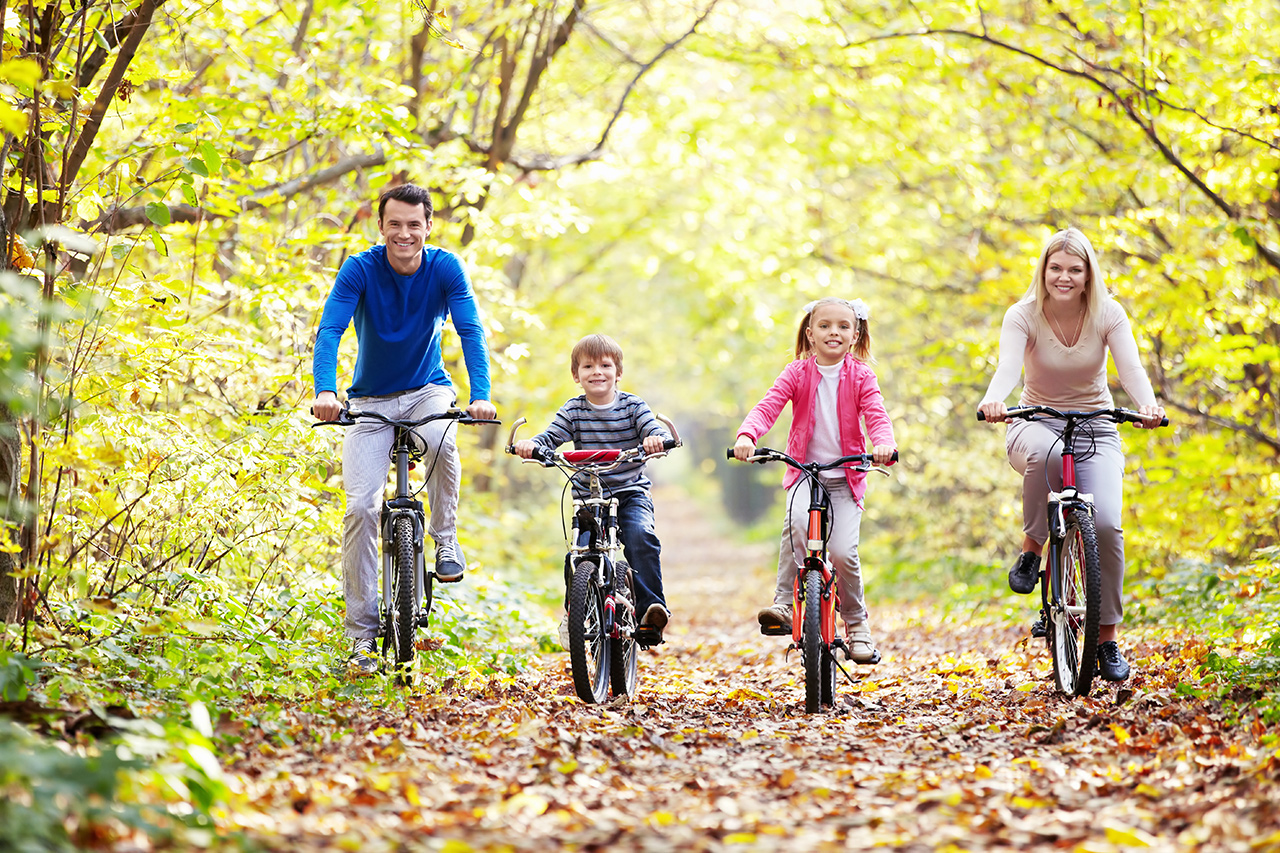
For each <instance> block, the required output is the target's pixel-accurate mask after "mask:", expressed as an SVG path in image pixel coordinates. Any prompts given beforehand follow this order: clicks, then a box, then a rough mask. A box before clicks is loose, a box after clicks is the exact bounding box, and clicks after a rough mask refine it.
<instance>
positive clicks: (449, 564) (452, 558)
mask: <svg viewBox="0 0 1280 853" xmlns="http://www.w3.org/2000/svg"><path fill="white" fill-rule="evenodd" d="M463 571H464V570H463V566H462V554H461V552H459V550H458V545H457V543H456V542H446V543H444V544H443V545H437V546H436V571H435V576H436V580H438V581H440V583H457V582H458V581H460V580H462V575H463Z"/></svg>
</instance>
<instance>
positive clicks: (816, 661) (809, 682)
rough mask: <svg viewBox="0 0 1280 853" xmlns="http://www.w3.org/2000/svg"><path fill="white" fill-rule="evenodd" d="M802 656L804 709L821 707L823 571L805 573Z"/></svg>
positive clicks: (811, 710) (801, 624)
mask: <svg viewBox="0 0 1280 853" xmlns="http://www.w3.org/2000/svg"><path fill="white" fill-rule="evenodd" d="M800 657H801V658H802V660H803V662H804V709H805V711H807V712H808V713H810V714H812V713H814V712H815V711H817V710H818V709H819V708H821V707H822V574H821V572H817V571H807V572H805V573H804V615H803V617H802V621H801V623H800Z"/></svg>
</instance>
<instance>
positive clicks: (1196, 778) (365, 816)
mask: <svg viewBox="0 0 1280 853" xmlns="http://www.w3.org/2000/svg"><path fill="white" fill-rule="evenodd" d="M671 542H672V539H671V538H670V537H669V536H668V538H667V543H668V552H669V553H670V552H671V551H673V550H674V549H672V548H671ZM722 554H727V556H728V557H729V558H730V559H733V560H737V561H741V564H742V565H744V566H748V565H761V564H762V563H763V558H762V556H761V554H760V553H758V552H753V551H749V550H741V549H740V550H739V551H737V552H725V551H722ZM681 556H682V555H681V554H679V553H678V552H677V553H675V554H672V555H671V556H669V557H666V556H664V559H665V560H666V562H665V565H666V566H667V568H666V576H667V578H668V585H669V596H670V598H671V600H672V603H673V605H674V606H673V610H674V611H675V613H676V616H677V618H676V619H674V620H673V622H672V624H671V627H670V628H669V630H668V642H667V644H666V645H663V646H661V647H659V648H658V649H657V650H655V651H654V652H650V653H647V654H643V655H642V658H641V664H640V689H639V691H638V693H637V695H636V696H635V697H634V698H626V697H623V698H620V699H617V700H615V701H613V702H611V703H609V704H606V705H599V706H590V705H584V704H583V703H581V702H580V701H579V700H578V699H577V698H576V697H575V696H574V695H573V689H572V685H571V680H570V675H569V672H568V656H567V655H565V654H559V655H548V656H546V657H545V658H544V659H543V666H542V667H541V668H540V669H538V670H536V671H533V672H530V673H527V674H526V675H525V676H523V677H520V678H518V679H516V680H515V681H514V682H511V683H499V682H496V681H495V682H492V683H489V684H485V685H471V686H467V685H463V684H451V685H449V686H448V687H446V688H444V689H440V690H431V691H426V692H421V691H420V692H413V693H408V694H406V697H405V699H404V701H403V704H402V705H400V706H398V707H394V708H391V707H373V706H368V705H359V704H355V703H346V704H342V703H336V704H335V705H334V710H333V712H332V713H327V714H323V715H321V714H307V713H303V712H302V711H290V710H288V709H286V711H285V714H284V717H283V721H284V722H285V724H286V725H285V728H284V729H283V730H281V731H278V732H276V733H274V734H271V735H268V734H266V733H264V732H262V731H259V730H255V729H250V728H245V729H243V730H242V732H241V734H242V739H241V741H240V742H239V745H238V749H237V752H236V755H235V756H234V758H233V759H232V760H231V761H230V766H229V768H228V770H229V776H230V779H231V785H232V787H233V788H234V789H235V790H236V791H237V793H238V794H239V797H238V800H239V805H238V807H237V808H236V809H235V811H234V812H233V813H232V814H231V815H229V816H227V818H226V822H227V824H228V825H231V826H240V827H244V828H246V829H248V830H250V832H251V833H252V834H253V835H255V836H256V837H258V838H260V839H261V840H262V841H263V842H264V843H265V844H267V845H269V846H270V847H273V848H275V849H280V850H304V849H342V850H362V851H377V850H447V851H459V853H460V852H461V851H467V850H490V849H505V850H522V851H523V850H528V851H542V850H547V851H551V850H562V849H580V850H602V849H605V848H609V849H611V850H730V849H731V850H775V849H776V850H784V849H785V850H788V851H795V850H827V849H831V850H836V849H858V848H864V847H871V846H886V847H894V848H905V849H919V850H924V849H965V850H967V849H979V848H981V849H1013V848H1019V849H1025V848H1028V847H1035V848H1042V849H1050V848H1055V849H1056V848H1061V849H1072V850H1080V851H1118V850H1129V849H1139V848H1148V849H1152V850H1179V849H1191V848H1196V849H1216V850H1241V851H1251V853H1262V852H1263V851H1277V850H1280V805H1278V803H1280V796H1278V795H1280V743H1278V740H1280V735H1278V733H1277V730H1276V729H1275V728H1274V727H1271V728H1268V727H1265V726H1263V725H1261V724H1260V723H1257V722H1251V721H1246V722H1245V723H1241V724H1239V725H1232V724H1230V721H1228V720H1226V719H1224V718H1223V716H1222V714H1221V712H1220V711H1218V710H1217V709H1216V707H1215V706H1214V705H1212V704H1211V703H1207V702H1204V701H1201V700H1197V699H1190V698H1184V697H1180V696H1178V695H1176V694H1175V692H1174V690H1173V687H1174V685H1175V684H1176V683H1177V681H1178V678H1179V675H1180V674H1182V673H1183V670H1185V669H1186V668H1187V667H1189V666H1191V665H1193V664H1192V661H1191V659H1190V658H1189V657H1187V656H1186V655H1188V652H1187V649H1188V648H1190V647H1191V646H1192V645H1194V644H1184V645H1179V644H1176V643H1170V642H1168V641H1167V640H1166V641H1156V640H1148V641H1142V640H1140V639H1139V640H1134V639H1132V638H1130V640H1129V650H1130V657H1131V662H1132V663H1133V664H1134V668H1135V675H1134V677H1133V678H1131V679H1130V681H1129V682H1127V683H1126V684H1124V685H1122V686H1120V687H1119V688H1117V687H1116V686H1115V685H1107V684H1105V683H1099V684H1100V686H1098V687H1096V688H1095V691H1094V695H1093V696H1091V697H1089V698H1085V699H1070V698H1067V697H1063V696H1060V695H1058V694H1057V693H1056V691H1055V690H1054V687H1053V682H1052V676H1051V675H1050V674H1049V658H1048V653H1047V650H1046V649H1045V646H1044V644H1043V641H1029V640H1027V639H1025V635H1023V634H1020V633H1019V632H1016V631H1013V630H1011V629H1005V628H999V627H993V626H992V625H989V624H984V625H973V624H965V623H963V622H961V621H960V620H956V619H954V618H952V619H946V618H944V617H942V616H941V615H940V613H939V611H938V610H937V609H936V608H896V609H894V608H883V607H878V608H875V611H874V612H875V613H876V619H877V623H876V628H877V642H878V644H879V647H880V649H881V651H882V653H883V654H884V661H883V662H882V663H881V664H879V665H878V666H875V667H856V666H855V665H852V664H845V668H846V670H848V672H849V675H851V676H852V679H851V680H846V679H844V678H842V679H841V683H840V685H839V687H838V699H839V701H838V703H837V707H835V708H834V709H831V710H828V711H824V712H823V713H819V714H806V713H804V710H803V702H802V698H803V687H802V683H801V681H800V679H801V677H802V675H801V673H802V670H801V667H800V662H799V658H798V656H797V655H796V654H795V653H792V654H791V655H790V656H789V659H788V656H787V655H786V654H785V651H784V650H785V646H786V642H787V640H786V639H784V638H776V637H763V636H761V635H760V634H759V633H758V630H757V628H756V625H755V623H754V619H753V618H752V609H751V607H750V604H751V602H750V601H748V600H747V599H746V598H743V597H742V595H744V593H742V592H740V591H736V589H735V590H730V589H727V588H726V584H725V579H724V576H723V573H722V572H720V571H716V570H713V569H710V568H701V569H700V568H699V566H700V564H699V563H697V561H695V560H692V558H690V557H686V558H685V559H683V560H681V559H680V557H681ZM743 575H744V577H747V578H748V579H749V581H750V582H749V583H746V584H743V585H741V586H742V587H748V588H749V589H747V590H746V592H747V593H750V592H753V591H760V592H763V591H764V590H767V589H768V583H769V579H768V577H767V576H762V575H759V574H754V573H752V572H751V571H750V570H749V569H746V568H744V569H743ZM760 597H761V596H760V595H759V594H757V595H756V598H760ZM756 603H757V604H758V603H759V602H756ZM872 603H873V606H874V601H873V602H872ZM1134 636H1135V637H1136V636H1138V635H1136V634H1135V635H1134ZM1192 651H1194V650H1192Z"/></svg>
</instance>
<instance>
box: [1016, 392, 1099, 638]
mask: <svg viewBox="0 0 1280 853" xmlns="http://www.w3.org/2000/svg"><path fill="white" fill-rule="evenodd" d="M1063 423H1064V422H1063V421H1061V420H1059V419H1057V418H1054V419H1052V420H1043V421H1034V422H1032V421H1023V420H1015V421H1013V422H1012V423H1011V424H1010V425H1009V431H1008V432H1007V433H1006V434H1005V449H1006V450H1007V451H1008V453H1009V464H1010V465H1011V466H1013V470H1015V471H1017V472H1018V473H1019V474H1021V475H1022V531H1023V532H1024V533H1025V534H1026V535H1027V536H1029V537H1031V538H1032V539H1034V540H1035V541H1036V542H1038V543H1039V544H1041V545H1043V544H1044V543H1045V541H1046V540H1047V539H1048V538H1049V520H1048V514H1047V509H1046V506H1047V504H1048V500H1049V487H1050V486H1052V487H1053V490H1054V491H1057V490H1059V489H1061V488H1062V438H1061V437H1062V427H1063ZM1091 436H1092V437H1091ZM1075 449H1076V487H1077V488H1079V489H1080V491H1081V492H1083V493H1085V494H1092V495H1093V508H1094V519H1093V522H1094V527H1096V528H1097V531H1098V562H1099V563H1101V566H1102V601H1101V604H1102V619H1101V623H1102V624H1103V625H1116V624H1118V623H1119V622H1120V619H1121V617H1122V616H1123V615H1124V608H1123V606H1122V605H1121V601H1120V599H1121V590H1122V589H1123V588H1124V529H1123V528H1122V527H1121V526H1120V516H1121V514H1122V511H1123V509H1124V451H1123V449H1122V448H1121V447H1120V433H1119V431H1118V430H1117V429H1116V426H1115V424H1113V423H1110V422H1107V421H1093V422H1091V423H1089V424H1086V425H1084V426H1082V427H1080V428H1079V429H1077V431H1076V439H1075ZM1046 468H1047V469H1048V475H1047V477H1046V473H1045V469H1046Z"/></svg>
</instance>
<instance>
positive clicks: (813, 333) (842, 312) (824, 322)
mask: <svg viewBox="0 0 1280 853" xmlns="http://www.w3.org/2000/svg"><path fill="white" fill-rule="evenodd" d="M805 336H806V337H807V338H808V339H809V350H810V351H811V352H812V353H813V354H814V355H815V356H816V357H817V359H818V364H838V363H839V362H840V361H842V360H843V359H844V357H845V355H847V354H848V352H849V350H850V349H852V348H853V345H854V344H855V343H857V341H858V318H857V317H856V316H854V313H853V309H852V308H850V307H849V306H848V305H842V304H841V303H839V302H824V303H822V304H821V305H819V306H818V307H817V308H814V309H813V314H812V315H810V317H809V327H808V328H807V329H805Z"/></svg>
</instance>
